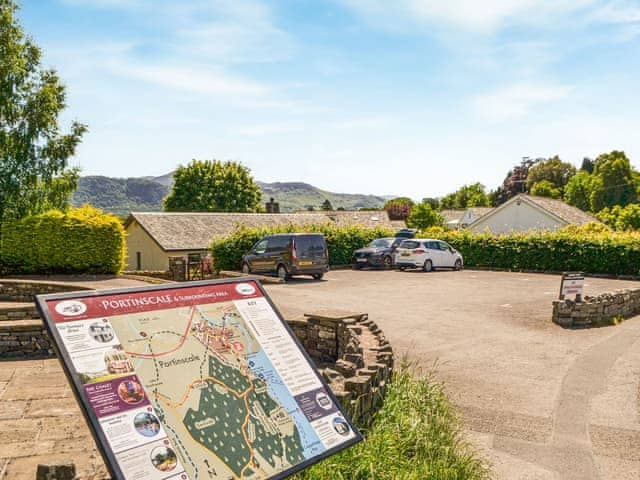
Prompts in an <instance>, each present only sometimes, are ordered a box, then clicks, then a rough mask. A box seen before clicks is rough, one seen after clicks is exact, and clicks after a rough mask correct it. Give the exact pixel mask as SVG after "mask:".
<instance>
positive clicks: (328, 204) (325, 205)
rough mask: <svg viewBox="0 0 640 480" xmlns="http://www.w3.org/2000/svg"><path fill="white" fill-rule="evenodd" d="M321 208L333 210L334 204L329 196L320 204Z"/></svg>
mask: <svg viewBox="0 0 640 480" xmlns="http://www.w3.org/2000/svg"><path fill="white" fill-rule="evenodd" d="M320 208H321V209H322V210H326V211H330V210H333V205H331V202H330V201H329V199H328V198H325V199H324V202H322V205H321V206H320Z"/></svg>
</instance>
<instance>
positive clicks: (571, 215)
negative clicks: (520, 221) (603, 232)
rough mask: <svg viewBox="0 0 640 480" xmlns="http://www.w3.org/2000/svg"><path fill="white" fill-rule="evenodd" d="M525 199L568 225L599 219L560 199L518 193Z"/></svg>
mask: <svg viewBox="0 0 640 480" xmlns="http://www.w3.org/2000/svg"><path fill="white" fill-rule="evenodd" d="M519 196H520V197H522V198H524V199H525V200H527V201H529V202H531V203H533V204H534V205H537V206H538V207H540V208H542V209H544V210H546V211H547V212H549V213H551V214H552V215H555V216H556V217H558V218H560V219H561V220H563V221H565V222H566V223H567V224H570V225H583V224H585V223H589V222H598V223H600V221H599V220H598V219H597V218H595V217H592V216H591V215H589V214H588V213H587V212H583V211H582V210H580V209H579V208H577V207H574V206H572V205H569V204H567V203H564V202H563V201H562V200H555V199H553V198H547V197H536V196H533V195H524V194H522V195H519ZM516 198H517V197H516Z"/></svg>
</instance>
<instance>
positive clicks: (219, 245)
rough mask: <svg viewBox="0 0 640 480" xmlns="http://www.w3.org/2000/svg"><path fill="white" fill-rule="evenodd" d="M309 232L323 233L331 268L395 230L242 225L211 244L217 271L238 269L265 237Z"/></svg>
mask: <svg viewBox="0 0 640 480" xmlns="http://www.w3.org/2000/svg"><path fill="white" fill-rule="evenodd" d="M293 232H298V233H300V232H308V233H322V234H323V235H324V236H325V238H326V240H327V247H328V249H329V264H330V265H346V264H350V263H351V258H352V256H353V251H354V250H357V249H358V248H362V247H364V246H365V245H367V244H368V243H369V242H371V240H374V239H376V238H381V237H393V235H394V231H393V230H391V229H387V228H380V227H378V228H364V227H360V226H353V225H352V226H346V227H338V226H335V225H305V226H304V227H300V226H299V225H286V226H278V227H265V228H247V227H242V226H239V227H238V228H237V229H236V230H235V231H234V232H233V233H232V234H231V235H229V236H227V237H224V238H220V239H216V240H214V241H213V242H212V243H211V255H212V257H213V264H214V266H215V268H216V270H218V271H220V270H237V269H239V268H240V266H241V263H242V256H243V255H244V254H245V253H247V252H248V251H249V250H250V249H251V247H252V246H253V245H254V244H255V243H256V242H257V241H258V240H260V239H261V238H262V237H264V236H265V235H270V234H274V233H293Z"/></svg>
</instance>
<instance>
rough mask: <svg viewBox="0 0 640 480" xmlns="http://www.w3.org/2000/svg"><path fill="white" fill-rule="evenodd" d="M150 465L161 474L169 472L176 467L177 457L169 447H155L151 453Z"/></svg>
mask: <svg viewBox="0 0 640 480" xmlns="http://www.w3.org/2000/svg"><path fill="white" fill-rule="evenodd" d="M151 463H153V466H154V467H156V469H158V470H160V471H161V472H170V471H172V470H174V469H175V468H176V465H178V457H176V452H174V451H173V449H172V448H170V447H165V446H162V447H156V448H154V449H153V450H152V451H151Z"/></svg>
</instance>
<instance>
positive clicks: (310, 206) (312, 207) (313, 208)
mask: <svg viewBox="0 0 640 480" xmlns="http://www.w3.org/2000/svg"><path fill="white" fill-rule="evenodd" d="M315 210H316V207H314V206H313V205H307V212H314V211H315Z"/></svg>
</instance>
